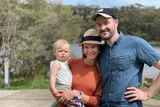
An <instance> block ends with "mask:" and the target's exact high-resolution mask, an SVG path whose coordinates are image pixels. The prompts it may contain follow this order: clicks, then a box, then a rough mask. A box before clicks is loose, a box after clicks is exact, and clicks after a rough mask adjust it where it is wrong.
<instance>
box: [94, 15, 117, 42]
mask: <svg viewBox="0 0 160 107" xmlns="http://www.w3.org/2000/svg"><path fill="white" fill-rule="evenodd" d="M95 22H96V25H97V30H98V31H99V33H100V35H101V36H102V38H103V39H104V40H110V39H111V38H112V37H113V36H114V34H115V33H116V32H117V26H118V19H113V18H105V17H103V16H98V17H97V18H96V21H95Z"/></svg>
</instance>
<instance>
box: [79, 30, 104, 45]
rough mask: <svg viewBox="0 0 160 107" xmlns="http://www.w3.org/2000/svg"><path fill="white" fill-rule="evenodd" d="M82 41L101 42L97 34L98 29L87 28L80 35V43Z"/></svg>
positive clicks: (82, 42)
mask: <svg viewBox="0 0 160 107" xmlns="http://www.w3.org/2000/svg"><path fill="white" fill-rule="evenodd" d="M84 43H89V44H102V42H101V37H100V36H99V33H98V31H96V30H95V29H89V30H87V31H86V32H85V33H84V35H83V37H82V40H81V43H80V45H82V44H84Z"/></svg>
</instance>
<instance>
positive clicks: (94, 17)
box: [91, 13, 112, 21]
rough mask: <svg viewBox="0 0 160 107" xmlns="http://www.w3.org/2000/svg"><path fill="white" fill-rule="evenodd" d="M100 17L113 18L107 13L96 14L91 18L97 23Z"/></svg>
mask: <svg viewBox="0 0 160 107" xmlns="http://www.w3.org/2000/svg"><path fill="white" fill-rule="evenodd" d="M98 15H100V16H103V17H105V18H111V17H112V16H110V15H108V14H105V13H96V14H94V15H92V16H91V20H93V21H95V20H96V17H97V16H98Z"/></svg>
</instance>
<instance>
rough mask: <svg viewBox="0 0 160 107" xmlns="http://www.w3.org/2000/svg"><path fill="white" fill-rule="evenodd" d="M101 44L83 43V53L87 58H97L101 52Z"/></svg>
mask: <svg viewBox="0 0 160 107" xmlns="http://www.w3.org/2000/svg"><path fill="white" fill-rule="evenodd" d="M99 48H100V47H99V45H97V44H89V43H85V44H83V54H84V55H85V56H86V58H87V59H90V60H95V59H96V58H97V56H98V54H99Z"/></svg>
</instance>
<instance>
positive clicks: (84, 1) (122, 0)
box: [63, 0, 160, 8]
mask: <svg viewBox="0 0 160 107" xmlns="http://www.w3.org/2000/svg"><path fill="white" fill-rule="evenodd" d="M135 3H139V4H142V5H143V6H154V7H156V8H160V0H63V4H67V5H68V4H69V5H77V4H81V5H86V6H89V5H98V6H100V7H101V8H111V7H121V6H127V5H131V4H135Z"/></svg>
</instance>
